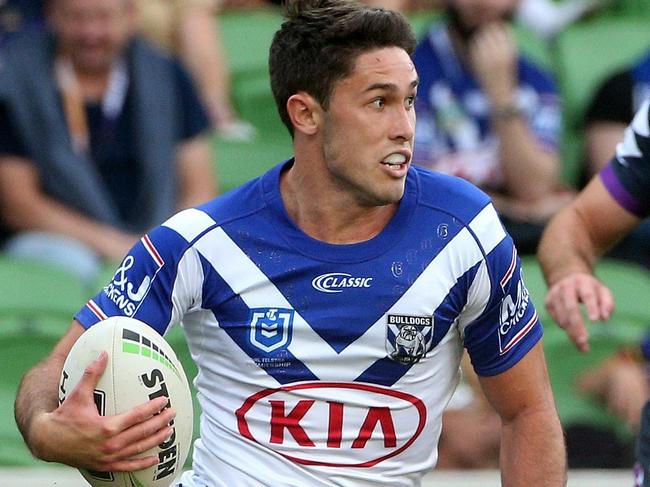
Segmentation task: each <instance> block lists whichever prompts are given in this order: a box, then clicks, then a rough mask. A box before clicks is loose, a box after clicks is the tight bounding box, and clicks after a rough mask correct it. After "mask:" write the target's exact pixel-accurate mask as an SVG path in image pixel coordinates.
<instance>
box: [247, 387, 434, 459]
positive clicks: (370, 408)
mask: <svg viewBox="0 0 650 487" xmlns="http://www.w3.org/2000/svg"><path fill="white" fill-rule="evenodd" d="M236 416H237V426H238V429H239V432H240V434H241V435H242V436H244V437H245V438H248V439H249V440H251V441H254V442H256V443H258V444H261V445H264V446H265V447H267V448H270V449H272V450H274V451H276V452H277V453H279V454H280V455H282V456H284V457H285V458H288V459H289V460H292V461H294V462H296V463H299V464H301V465H319V466H328V467H372V466H373V465H376V464H378V463H380V462H382V461H384V460H386V459H388V458H392V457H395V456H396V455H399V454H400V453H402V452H404V451H405V450H406V449H407V448H409V447H410V446H411V445H412V444H413V442H414V441H415V440H416V439H417V437H418V436H419V435H420V433H421V432H422V430H423V428H424V425H425V424H426V420H427V410H426V406H425V405H424V403H423V402H422V400H420V399H419V398H417V397H415V396H412V395H410V394H407V393H405V392H402V391H397V390H394V389H389V388H384V387H380V386H376V385H372V384H362V383H356V382H351V383H339V382H321V381H319V382H306V383H300V384H294V385H288V386H285V387H281V388H278V389H265V390H262V391H260V392H258V393H256V394H253V395H252V396H250V397H249V398H248V399H246V401H245V402H244V404H243V405H242V406H241V407H240V408H239V409H238V410H237V411H236Z"/></svg>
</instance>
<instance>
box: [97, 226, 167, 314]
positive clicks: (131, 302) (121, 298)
mask: <svg viewBox="0 0 650 487" xmlns="http://www.w3.org/2000/svg"><path fill="white" fill-rule="evenodd" d="M140 242H141V243H142V245H143V247H144V249H145V250H146V251H147V254H148V258H151V259H152V260H153V262H154V265H155V268H154V270H153V272H151V271H149V272H150V273H152V274H153V275H154V277H155V275H156V274H157V273H158V271H159V270H160V269H161V268H162V266H163V265H164V264H165V262H164V261H163V260H162V257H161V256H160V254H159V253H158V250H157V249H156V248H155V247H154V245H153V243H152V242H151V240H150V239H149V237H148V236H147V235H145V236H144V237H142V239H141V240H140ZM138 258H145V259H146V258H147V257H138ZM135 264H136V260H135V257H134V256H133V255H127V256H126V257H125V258H124V260H123V261H122V264H121V265H120V267H119V268H118V269H117V271H116V272H115V275H114V276H113V280H112V281H111V282H110V283H109V284H108V286H106V287H105V288H104V294H106V296H108V298H109V299H110V300H111V301H113V303H115V305H116V306H117V307H118V308H119V309H120V310H122V312H123V313H124V314H125V315H126V316H133V315H134V314H135V312H136V311H137V309H138V306H139V305H140V303H141V302H142V300H143V299H144V297H145V296H146V295H147V293H148V292H149V288H150V287H151V282H152V278H151V277H150V276H149V275H145V276H144V277H142V278H141V279H139V280H136V279H134V276H131V275H130V274H131V273H129V270H131V269H132V268H133V266H134V265H135ZM138 264H140V262H139V263H138ZM147 267H150V266H147ZM136 269H137V267H136ZM136 269H134V271H133V273H135V272H136Z"/></svg>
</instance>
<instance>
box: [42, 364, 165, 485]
mask: <svg viewBox="0 0 650 487" xmlns="http://www.w3.org/2000/svg"><path fill="white" fill-rule="evenodd" d="M107 362H108V355H107V354H106V353H105V352H103V353H102V354H100V356H99V357H98V358H97V360H95V361H94V362H93V363H91V364H90V365H89V366H88V367H87V368H86V370H85V371H84V374H83V377H82V378H81V380H80V381H79V384H77V387H75V388H74V390H73V391H72V392H71V393H70V394H69V395H68V396H67V397H66V399H65V401H64V402H63V404H61V405H60V406H59V407H58V408H57V409H55V410H54V411H52V412H51V413H43V414H41V415H40V416H38V417H37V418H36V419H35V423H34V428H33V429H34V431H36V432H37V433H36V442H35V448H36V449H37V450H38V455H39V457H41V458H43V459H44V460H48V461H55V462H59V463H65V464H67V465H71V466H74V467H77V468H86V469H90V470H96V471H114V472H118V471H122V472H126V471H135V470H142V469H145V468H148V467H151V466H153V465H155V464H156V463H158V457H157V456H147V457H142V458H134V457H135V455H138V454H140V453H142V452H144V451H146V450H148V449H149V448H152V447H154V446H155V445H158V444H160V443H162V442H163V441H164V440H165V439H166V438H168V437H169V436H170V435H171V434H172V428H171V427H170V426H169V423H170V421H171V420H172V419H173V417H174V416H175V414H176V413H175V411H174V410H173V409H172V408H166V409H165V406H166V405H167V401H168V400H167V398H166V397H159V398H156V399H154V400H151V401H149V402H147V403H144V404H142V405H140V406H138V407H136V408H134V409H133V410H131V411H128V412H126V413H122V414H118V415H115V416H100V415H99V413H98V412H97V407H96V406H95V402H94V399H93V391H94V389H95V387H96V386H97V382H98V381H99V378H100V377H101V375H102V374H103V372H104V370H105V368H106V364H107Z"/></svg>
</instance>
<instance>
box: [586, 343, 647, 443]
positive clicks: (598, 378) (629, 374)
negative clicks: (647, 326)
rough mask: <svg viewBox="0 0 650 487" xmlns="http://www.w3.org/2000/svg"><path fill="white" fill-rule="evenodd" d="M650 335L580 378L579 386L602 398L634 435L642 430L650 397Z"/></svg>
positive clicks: (589, 393) (588, 392) (587, 392)
mask: <svg viewBox="0 0 650 487" xmlns="http://www.w3.org/2000/svg"><path fill="white" fill-rule="evenodd" d="M648 359H650V336H646V337H645V338H644V340H643V341H642V342H641V345H640V346H636V347H632V346H630V347H626V348H624V349H622V350H620V352H618V353H617V354H616V355H613V356H611V357H609V358H607V359H606V360H604V361H603V362H602V363H600V364H599V365H598V366H597V367H594V368H593V369H590V370H588V371H587V372H586V373H585V374H583V375H582V376H581V377H580V378H579V380H578V389H579V390H580V391H581V392H583V393H586V394H588V395H591V396H594V397H596V398H598V399H599V400H601V401H603V402H604V403H605V404H606V405H607V408H608V409H609V410H610V411H611V412H612V414H614V415H615V416H616V417H618V418H619V419H620V420H621V421H623V423H625V425H626V426H627V427H628V428H629V430H630V431H631V432H633V433H634V434H638V433H639V426H640V421H641V410H642V409H643V406H644V405H645V403H646V402H647V401H648V400H649V399H650V383H649V382H648V369H647V362H648Z"/></svg>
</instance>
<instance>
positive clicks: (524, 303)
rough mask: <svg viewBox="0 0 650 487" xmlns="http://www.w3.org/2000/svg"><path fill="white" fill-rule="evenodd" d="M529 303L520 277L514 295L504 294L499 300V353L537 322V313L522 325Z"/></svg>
mask: <svg viewBox="0 0 650 487" xmlns="http://www.w3.org/2000/svg"><path fill="white" fill-rule="evenodd" d="M529 305H530V295H529V293H528V289H526V286H525V285H524V281H523V280H522V279H521V278H520V279H519V281H518V282H517V291H516V295H515V296H513V295H512V294H511V293H509V294H506V296H505V297H504V298H503V301H502V302H501V313H500V316H499V351H500V353H501V355H503V354H505V353H507V352H508V351H509V350H510V349H511V348H512V347H513V346H515V345H516V344H517V343H518V342H519V341H520V340H521V339H522V338H523V337H524V336H525V335H526V334H527V333H528V332H529V331H530V330H531V329H532V327H533V326H534V325H535V323H536V322H537V319H538V317H537V313H534V314H533V316H532V317H531V318H530V319H529V320H528V321H527V322H526V323H525V324H524V325H523V326H522V323H521V321H522V319H523V318H524V317H525V316H526V310H527V309H528V307H529Z"/></svg>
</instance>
